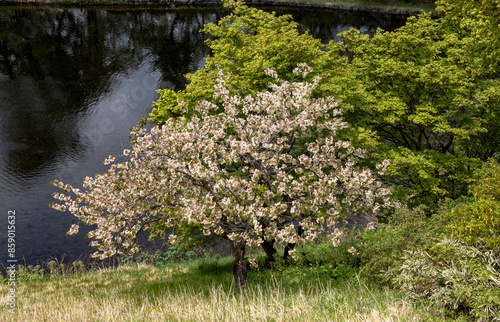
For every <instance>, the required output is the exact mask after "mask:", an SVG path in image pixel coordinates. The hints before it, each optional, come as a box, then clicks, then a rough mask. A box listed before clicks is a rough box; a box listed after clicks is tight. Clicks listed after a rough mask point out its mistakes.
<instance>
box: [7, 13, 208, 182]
mask: <svg viewBox="0 0 500 322" xmlns="http://www.w3.org/2000/svg"><path fill="white" fill-rule="evenodd" d="M216 18H217V15H216V14H214V13H213V11H204V10H198V11H197V10H182V11H165V10H148V11H144V10H141V11H133V10H130V11H122V10H116V11H99V10H77V9H72V10H56V9H49V10H25V9H22V10H4V11H1V12H0V25H1V26H2V27H1V28H0V83H1V84H2V85H1V88H2V90H1V91H0V98H1V101H0V102H1V103H0V104H1V105H0V113H1V114H2V119H3V120H2V122H3V128H0V132H4V133H2V136H3V138H2V141H4V142H10V143H13V144H14V145H10V148H9V150H8V151H7V152H6V154H5V157H6V158H7V162H8V164H9V167H10V171H15V172H17V173H18V174H25V175H29V174H30V173H32V172H33V171H36V170H39V169H43V168H46V167H47V166H49V165H50V164H51V163H52V162H53V161H54V159H55V158H56V157H57V156H58V155H67V154H72V155H75V154H78V153H84V152H85V151H84V150H85V147H84V146H83V143H82V142H81V139H80V138H79V134H78V130H77V128H78V127H77V122H78V119H79V118H78V113H82V112H85V111H86V109H87V108H88V107H89V106H91V105H92V103H93V102H95V101H97V100H98V99H99V98H100V97H102V95H104V94H105V93H107V92H109V91H110V90H111V89H112V86H113V84H114V82H115V81H116V77H117V76H118V77H123V76H124V75H126V74H127V73H128V72H130V71H131V70H133V69H136V68H138V66H139V65H140V63H141V62H142V61H143V60H144V59H145V57H146V55H149V54H150V53H152V54H153V60H154V62H153V63H154V67H155V68H156V69H159V70H160V71H161V72H162V73H163V83H165V84H164V85H165V86H162V87H170V88H175V89H180V88H181V87H183V86H184V85H185V82H186V81H185V79H184V77H183V75H184V74H186V73H188V72H192V71H194V70H195V69H196V68H197V67H198V63H199V61H200V60H202V58H203V56H204V55H205V53H206V52H205V50H206V49H205V47H204V46H203V39H202V37H201V35H200V33H199V30H200V29H201V28H202V27H203V24H204V23H205V22H207V21H215V19H216ZM2 74H3V75H4V76H3V77H2Z"/></svg>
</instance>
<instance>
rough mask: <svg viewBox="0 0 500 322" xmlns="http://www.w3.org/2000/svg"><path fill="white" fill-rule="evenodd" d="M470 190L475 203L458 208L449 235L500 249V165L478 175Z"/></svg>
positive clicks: (451, 216) (493, 165) (490, 166)
mask: <svg viewBox="0 0 500 322" xmlns="http://www.w3.org/2000/svg"><path fill="white" fill-rule="evenodd" d="M475 179H476V182H475V184H473V185H471V186H470V187H469V191H470V193H471V194H472V195H473V196H474V199H475V201H474V202H472V203H470V204H465V205H464V204H463V205H459V206H456V207H454V208H453V209H452V210H451V212H450V214H449V216H450V220H451V221H450V224H449V225H448V227H447V228H448V232H449V233H450V234H454V236H455V238H457V239H460V240H463V241H465V242H467V243H471V244H477V243H481V244H483V245H484V246H486V247H489V248H498V247H500V165H499V164H498V163H497V162H495V161H494V160H492V161H490V162H489V163H488V164H487V165H486V167H485V168H483V169H482V170H480V171H478V172H477V174H476V175H475Z"/></svg>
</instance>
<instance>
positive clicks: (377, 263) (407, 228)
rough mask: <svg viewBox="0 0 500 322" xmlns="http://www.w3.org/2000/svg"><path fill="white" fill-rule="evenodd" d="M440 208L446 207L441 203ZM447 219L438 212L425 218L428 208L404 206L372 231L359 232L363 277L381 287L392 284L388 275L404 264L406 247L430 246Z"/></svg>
mask: <svg viewBox="0 0 500 322" xmlns="http://www.w3.org/2000/svg"><path fill="white" fill-rule="evenodd" d="M441 207H442V208H447V207H448V206H447V204H446V203H444V204H443V205H442V206H441ZM446 221H447V218H446V217H445V216H443V215H440V213H437V214H434V215H433V216H432V217H428V209H427V208H426V207H425V206H420V207H417V208H415V209H409V208H408V207H407V206H403V207H401V208H400V209H398V210H397V211H396V212H395V213H394V214H393V215H392V216H391V218H390V219H389V220H388V222H386V223H384V224H381V225H380V226H379V227H377V228H376V229H373V230H365V231H364V232H363V233H362V234H361V245H362V247H360V248H359V252H360V260H361V263H360V264H361V271H360V274H361V276H362V277H363V278H365V279H367V280H369V281H370V282H373V283H375V284H378V285H380V286H387V285H391V284H392V281H391V275H393V274H396V273H397V271H398V269H399V267H400V266H401V265H402V263H403V259H402V257H403V254H404V251H405V250H407V249H413V248H423V249H428V248H431V247H432V246H433V245H434V243H435V242H437V241H438V240H439V238H440V236H441V234H442V233H443V232H444V227H445V226H446Z"/></svg>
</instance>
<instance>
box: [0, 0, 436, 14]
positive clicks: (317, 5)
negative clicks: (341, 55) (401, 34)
mask: <svg viewBox="0 0 500 322" xmlns="http://www.w3.org/2000/svg"><path fill="white" fill-rule="evenodd" d="M246 3H247V4H249V5H251V6H256V7H287V8H304V9H325V10H345V11H359V12H372V13H382V14H398V15H406V16H415V15H418V14H420V13H421V12H422V11H423V10H424V11H432V12H433V16H436V17H437V16H438V14H437V13H436V12H434V11H433V10H432V8H431V7H426V6H418V7H417V6H404V5H401V6H399V5H382V4H381V5H364V4H362V3H361V1H351V2H347V1H335V0H333V1H328V0H246ZM12 5H21V6H50V7H53V6H58V7H60V6H147V7H168V8H178V7H221V6H222V1H221V0H0V6H12Z"/></svg>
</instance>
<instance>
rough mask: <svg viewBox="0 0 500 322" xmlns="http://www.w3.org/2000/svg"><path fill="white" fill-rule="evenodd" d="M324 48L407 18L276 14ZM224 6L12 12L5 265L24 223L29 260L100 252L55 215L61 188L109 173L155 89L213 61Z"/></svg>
mask: <svg viewBox="0 0 500 322" xmlns="http://www.w3.org/2000/svg"><path fill="white" fill-rule="evenodd" d="M274 10H275V11H277V12H278V13H279V14H283V13H291V14H293V15H294V17H295V19H296V21H298V22H300V28H301V30H302V31H304V30H310V32H311V33H312V34H313V35H314V36H315V37H318V38H321V39H322V40H323V41H324V42H327V41H329V40H330V39H333V40H335V41H338V40H339V38H338V37H336V35H337V34H338V33H339V32H341V31H343V30H348V29H350V28H351V27H354V28H358V29H360V30H361V31H362V32H363V33H369V34H373V33H374V32H375V31H376V28H377V27H381V28H383V29H387V30H392V29H395V28H397V27H399V26H401V25H402V24H403V23H404V20H405V17H395V16H387V15H386V16H380V15H373V14H364V15H363V14H359V13H358V14H353V13H347V12H326V11H305V10H300V11H298V10H295V11H294V10H285V9H274ZM223 15H224V12H223V11H222V10H221V9H169V10H166V9H141V10H132V9H130V10H116V9H115V10H97V9H22V8H0V261H1V263H6V260H7V254H8V252H7V230H8V228H7V227H8V224H7V215H8V212H9V211H15V214H16V224H15V229H16V253H15V255H16V258H17V259H21V258H23V257H24V258H25V260H26V261H27V262H28V263H34V262H35V261H37V260H43V259H46V258H48V257H50V256H57V257H60V256H62V255H63V254H66V255H67V258H71V257H77V256H79V255H81V254H84V253H89V252H91V251H92V249H91V248H89V247H88V246H87V245H88V243H89V240H85V239H84V236H83V234H82V233H80V234H78V235H77V236H71V237H65V233H66V231H67V230H68V228H69V227H70V225H71V224H72V223H73V222H74V217H73V216H72V215H70V214H69V213H66V214H63V213H61V212H58V211H55V210H52V209H50V208H49V207H48V205H49V203H51V202H52V201H53V198H52V197H51V194H52V193H53V192H54V191H56V190H57V189H56V188H55V187H53V186H51V185H50V184H49V183H50V181H52V180H54V179H59V180H61V181H63V182H65V183H70V184H72V185H74V186H81V183H82V178H84V177H85V176H93V175H95V174H97V173H100V172H103V171H105V170H106V167H105V166H104V165H103V163H102V161H103V160H104V159H105V158H106V157H107V156H108V155H110V154H119V153H121V152H122V151H123V149H124V148H127V147H129V141H128V135H129V128H130V127H133V126H135V125H136V124H137V123H138V120H139V119H140V118H141V117H144V116H147V114H148V113H149V112H150V111H151V108H152V107H151V103H152V101H153V100H155V99H156V98H157V95H156V93H155V89H157V88H171V89H174V90H178V89H181V88H183V86H185V84H186V80H185V79H184V77H183V75H184V74H186V73H190V72H193V71H195V70H196V69H197V68H199V67H202V66H203V63H204V61H203V58H204V57H205V56H206V55H207V54H208V53H209V51H208V48H207V47H206V46H205V45H204V37H206V36H204V35H203V34H201V33H199V30H200V29H201V28H202V27H203V25H204V24H206V23H208V22H215V21H217V20H218V19H220V18H221V17H222V16H223Z"/></svg>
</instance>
